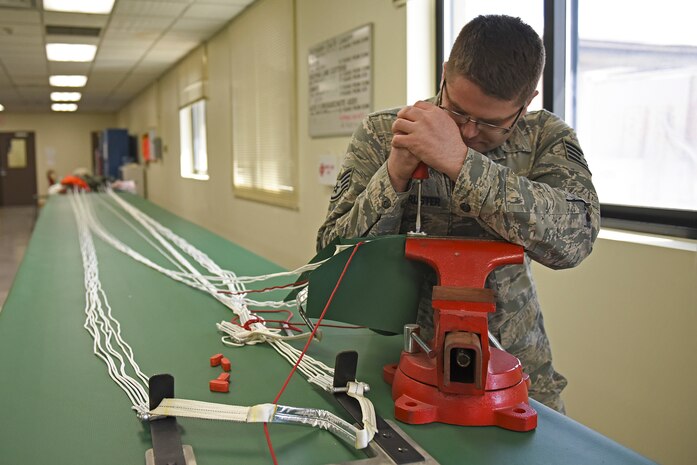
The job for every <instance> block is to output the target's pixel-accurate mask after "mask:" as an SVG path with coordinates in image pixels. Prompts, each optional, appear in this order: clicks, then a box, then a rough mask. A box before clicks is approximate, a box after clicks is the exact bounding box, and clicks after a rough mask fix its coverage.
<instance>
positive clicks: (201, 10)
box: [182, 3, 244, 23]
mask: <svg viewBox="0 0 697 465" xmlns="http://www.w3.org/2000/svg"><path fill="white" fill-rule="evenodd" d="M243 9H244V6H240V5H236V4H234V3H221V4H210V3H194V4H193V5H191V7H189V9H188V10H186V12H185V13H184V14H183V15H182V18H185V19H212V20H222V22H223V23H225V22H226V21H227V20H229V19H230V18H232V17H234V16H235V15H237V14H238V13H239V12H240V11H242V10H243Z"/></svg>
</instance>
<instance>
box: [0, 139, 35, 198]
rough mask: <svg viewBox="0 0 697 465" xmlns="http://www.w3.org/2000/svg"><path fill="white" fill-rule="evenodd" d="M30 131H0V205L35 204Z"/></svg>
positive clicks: (33, 165) (33, 156) (32, 146)
mask: <svg viewBox="0 0 697 465" xmlns="http://www.w3.org/2000/svg"><path fill="white" fill-rule="evenodd" d="M36 199H37V195H36V157H35V153H34V133H33V132H19V131H17V132H0V205H3V206H10V205H36Z"/></svg>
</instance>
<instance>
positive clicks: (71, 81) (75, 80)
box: [48, 74, 87, 87]
mask: <svg viewBox="0 0 697 465" xmlns="http://www.w3.org/2000/svg"><path fill="white" fill-rule="evenodd" d="M48 82H49V84H51V85H52V86H53V87H85V84H87V76H80V75H77V74H74V75H58V74H57V75H55V76H49V78H48Z"/></svg>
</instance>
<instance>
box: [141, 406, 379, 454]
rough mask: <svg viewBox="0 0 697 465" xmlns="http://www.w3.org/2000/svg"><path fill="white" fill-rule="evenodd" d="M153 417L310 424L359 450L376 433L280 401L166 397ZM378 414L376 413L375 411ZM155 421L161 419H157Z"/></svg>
mask: <svg viewBox="0 0 697 465" xmlns="http://www.w3.org/2000/svg"><path fill="white" fill-rule="evenodd" d="M149 413H150V415H153V416H175V417H187V418H199V419H203V420H225V421H233V422H237V423H290V424H296V425H307V426H313V427H315V428H321V429H325V430H327V431H330V432H332V433H334V434H335V435H337V436H338V437H340V438H341V439H343V440H344V441H346V442H348V443H349V444H351V445H353V446H354V447H356V448H357V449H363V448H365V447H367V446H368V443H369V442H370V439H372V436H373V435H374V434H375V433H374V432H373V433H372V434H370V433H369V432H366V430H367V428H366V430H359V429H357V428H356V427H355V426H353V425H351V424H350V423H348V422H346V421H344V420H342V419H341V418H339V417H337V416H336V415H334V414H333V413H331V412H328V411H326V410H321V409H312V408H297V407H288V406H285V405H277V404H258V405H253V406H251V407H243V406H239V405H227V404H215V403H212V402H202V401H197V400H188V399H170V398H166V399H163V400H162V402H160V405H158V406H157V408H155V409H153V410H151V411H150V412H149ZM373 416H374V414H373ZM152 421H157V419H153V420H152Z"/></svg>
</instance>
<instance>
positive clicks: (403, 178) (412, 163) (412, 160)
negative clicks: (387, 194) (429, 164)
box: [387, 147, 421, 192]
mask: <svg viewBox="0 0 697 465" xmlns="http://www.w3.org/2000/svg"><path fill="white" fill-rule="evenodd" d="M420 161H421V160H419V159H418V158H416V157H415V156H414V155H412V153H411V152H410V151H408V150H407V149H401V148H396V147H392V149H391V150H390V156H389V158H388V159H387V173H388V174H389V176H390V183H392V187H393V188H394V190H395V192H404V191H406V190H407V186H408V185H409V181H410V180H411V177H412V175H413V174H414V171H415V170H416V167H417V166H418V165H419V162H420Z"/></svg>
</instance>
